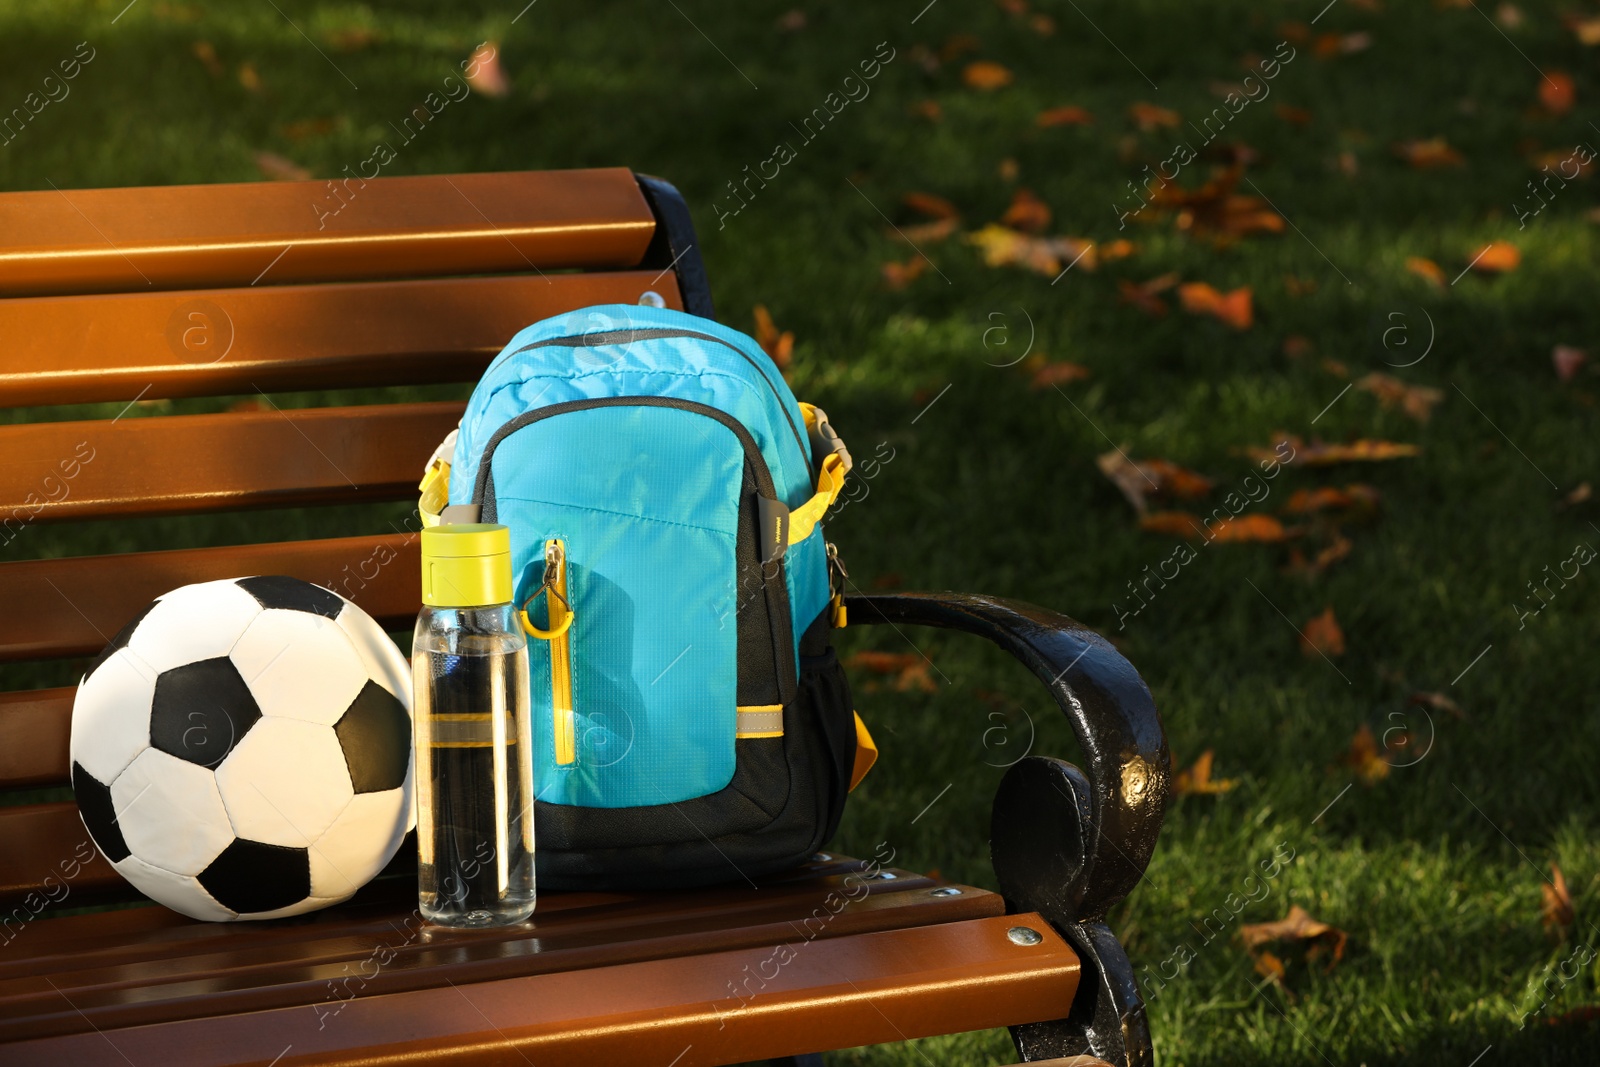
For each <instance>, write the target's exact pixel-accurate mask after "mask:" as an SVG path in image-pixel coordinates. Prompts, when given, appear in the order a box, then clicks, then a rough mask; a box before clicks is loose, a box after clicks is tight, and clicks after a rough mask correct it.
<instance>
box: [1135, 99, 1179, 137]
mask: <svg viewBox="0 0 1600 1067" xmlns="http://www.w3.org/2000/svg"><path fill="white" fill-rule="evenodd" d="M1128 117H1129V118H1131V119H1133V121H1134V122H1135V123H1136V124H1137V125H1138V127H1139V129H1141V130H1144V131H1145V132H1147V133H1148V132H1149V131H1150V130H1158V129H1160V128H1161V127H1163V126H1169V127H1170V126H1176V125H1177V124H1178V123H1180V122H1182V121H1183V116H1182V115H1180V114H1178V113H1177V112H1176V111H1173V110H1172V109H1171V108H1166V107H1158V106H1157V105H1155V104H1149V103H1146V102H1145V101H1143V100H1140V101H1139V102H1138V103H1136V104H1133V105H1132V106H1130V107H1129V108H1128Z"/></svg>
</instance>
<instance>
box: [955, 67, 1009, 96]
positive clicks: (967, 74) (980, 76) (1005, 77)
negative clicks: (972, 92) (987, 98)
mask: <svg viewBox="0 0 1600 1067" xmlns="http://www.w3.org/2000/svg"><path fill="white" fill-rule="evenodd" d="M961 80H962V81H964V82H966V83H967V87H968V88H971V89H977V90H979V91H981V92H985V93H992V92H994V91H995V90H996V89H1003V88H1005V87H1006V86H1007V85H1010V84H1011V72H1010V71H1009V70H1007V69H1006V68H1005V67H1002V66H1001V65H1000V64H998V63H991V62H990V61H989V60H987V59H980V60H978V61H977V62H974V63H968V64H967V69H966V70H963V71H962V72H961Z"/></svg>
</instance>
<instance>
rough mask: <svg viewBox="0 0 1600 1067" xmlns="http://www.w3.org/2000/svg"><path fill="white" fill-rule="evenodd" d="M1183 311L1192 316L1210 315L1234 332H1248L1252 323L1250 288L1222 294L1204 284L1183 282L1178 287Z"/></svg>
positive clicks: (1246, 287) (1244, 287)
mask: <svg viewBox="0 0 1600 1067" xmlns="http://www.w3.org/2000/svg"><path fill="white" fill-rule="evenodd" d="M1178 300H1179V302H1180V303H1181V304H1183V310H1185V311H1187V312H1189V313H1191V314H1194V315H1210V316H1212V317H1213V318H1216V319H1218V320H1220V321H1222V322H1225V323H1227V324H1228V325H1229V326H1232V327H1233V328H1234V329H1236V330H1248V329H1249V328H1250V324H1251V322H1252V321H1253V316H1252V312H1251V307H1250V287H1249V286H1243V287H1241V288H1238V289H1235V290H1233V291H1232V292H1229V293H1223V292H1221V291H1219V290H1217V289H1215V288H1213V287H1212V286H1210V285H1207V284H1206V283H1205V282H1185V283H1184V284H1183V285H1180V286H1178Z"/></svg>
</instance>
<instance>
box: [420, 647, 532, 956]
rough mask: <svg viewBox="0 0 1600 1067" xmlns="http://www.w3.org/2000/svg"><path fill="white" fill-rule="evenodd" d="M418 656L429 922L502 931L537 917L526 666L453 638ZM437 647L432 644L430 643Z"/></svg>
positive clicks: (503, 651)
mask: <svg viewBox="0 0 1600 1067" xmlns="http://www.w3.org/2000/svg"><path fill="white" fill-rule="evenodd" d="M436 636H439V637H445V640H444V641H442V642H441V643H442V644H443V645H444V647H442V648H432V649H430V648H426V647H419V648H418V649H417V650H416V651H415V653H414V655H413V657H412V669H413V671H414V672H415V673H416V677H417V678H418V679H423V678H426V679H428V683H427V684H422V685H418V686H416V687H415V691H416V708H415V715H416V724H417V759H418V763H417V770H418V774H417V781H416V788H417V851H418V861H419V863H418V888H419V890H420V903H421V908H422V914H423V917H424V918H425V919H427V920H428V921H429V922H433V923H438V924H440V925H444V926H499V925H504V924H506V923H514V922H521V921H522V920H524V919H526V918H527V917H528V916H529V915H531V914H532V913H533V906H534V874H533V810H532V806H533V764H532V760H531V758H530V757H529V753H530V751H531V748H530V746H531V744H532V734H531V724H530V720H529V715H528V710H529V708H528V674H527V660H526V658H525V657H524V656H523V655H522V654H520V652H519V651H517V650H509V649H507V647H506V644H505V642H504V641H503V640H497V639H495V638H492V637H488V636H475V635H471V634H466V633H462V632H460V631H456V632H454V633H451V634H449V635H448V636H446V635H436ZM427 643H431V642H427Z"/></svg>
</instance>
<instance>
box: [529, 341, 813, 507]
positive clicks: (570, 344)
mask: <svg viewBox="0 0 1600 1067" xmlns="http://www.w3.org/2000/svg"><path fill="white" fill-rule="evenodd" d="M667 337H692V338H694V339H695V340H698V341H710V342H712V343H713V344H719V345H722V346H723V347H724V348H731V349H733V350H734V351H735V352H737V353H739V355H740V356H742V357H744V361H745V362H746V363H748V364H750V366H752V367H754V368H755V370H756V372H757V373H758V374H760V375H761V380H762V381H764V382H766V383H767V388H768V389H770V390H772V394H773V396H775V397H776V396H777V395H778V387H777V386H776V385H774V384H773V381H772V376H771V375H769V374H768V373H767V371H766V368H764V367H762V366H761V364H760V363H758V362H756V360H755V357H754V356H752V355H750V353H748V352H746V351H745V350H744V349H742V348H740V347H739V346H738V345H736V344H733V343H732V342H729V341H724V340H723V339H722V338H720V337H715V336H713V335H711V334H709V333H699V332H697V331H695V330H669V329H666V328H661V327H657V328H652V329H643V330H599V331H596V332H594V333H577V334H571V335H569V336H566V337H549V338H546V339H545V340H543V341H535V342H533V343H532V344H530V345H523V346H522V347H521V348H518V349H515V350H513V351H511V352H509V353H507V354H508V355H512V356H515V355H518V354H520V353H523V352H527V351H530V350H532V349H535V348H549V347H551V346H555V345H560V346H563V347H566V348H586V347H590V346H595V345H625V344H631V343H632V342H634V341H654V340H659V339H661V338H667ZM778 409H779V410H780V411H782V412H783V418H784V421H785V422H787V423H788V424H789V430H790V432H791V433H793V434H794V442H795V444H797V445H799V446H800V459H801V462H803V463H804V464H805V466H806V477H807V478H808V479H812V480H814V479H815V472H814V471H812V469H811V447H810V446H809V445H808V444H807V443H806V437H805V435H804V434H802V433H801V432H800V428H799V427H798V426H796V425H795V424H794V418H793V417H792V416H790V414H789V409H788V408H787V407H785V406H784V405H783V404H782V402H781V401H780V403H779V404H778Z"/></svg>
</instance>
